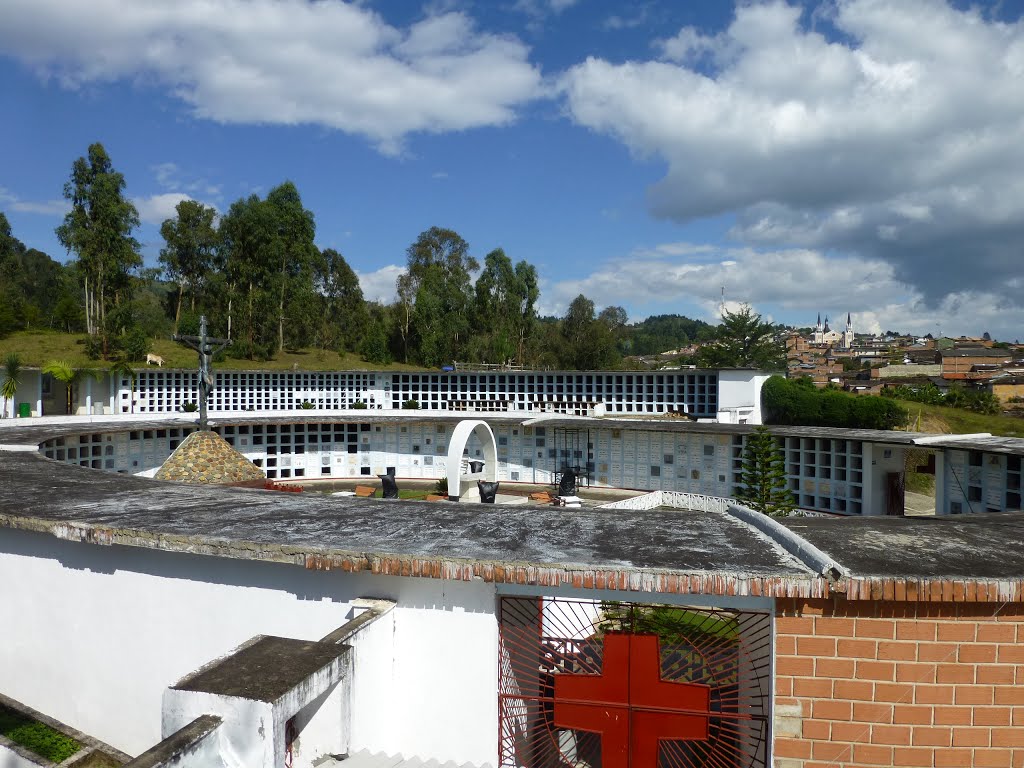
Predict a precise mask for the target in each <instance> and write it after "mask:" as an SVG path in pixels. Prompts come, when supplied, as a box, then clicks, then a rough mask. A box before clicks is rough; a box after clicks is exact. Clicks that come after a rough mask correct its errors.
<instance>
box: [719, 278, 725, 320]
mask: <svg viewBox="0 0 1024 768" xmlns="http://www.w3.org/2000/svg"><path fill="white" fill-rule="evenodd" d="M718 314H719V315H720V316H721V317H722V318H724V317H725V286H724V285H723V286H722V300H721V301H720V302H719V304H718Z"/></svg>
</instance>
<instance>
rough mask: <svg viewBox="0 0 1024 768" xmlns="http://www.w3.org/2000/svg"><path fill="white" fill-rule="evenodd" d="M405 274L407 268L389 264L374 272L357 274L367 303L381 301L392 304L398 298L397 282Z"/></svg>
mask: <svg viewBox="0 0 1024 768" xmlns="http://www.w3.org/2000/svg"><path fill="white" fill-rule="evenodd" d="M403 272H405V267H400V266H398V265H397V264H388V265H387V266H386V267H381V268H380V269H377V270H374V271H373V272H356V276H357V277H358V278H359V287H360V288H362V289H363V298H365V299H366V300H367V301H379V302H382V303H384V304H390V303H392V302H393V301H395V299H396V298H397V294H396V293H395V281H396V280H397V279H398V276H399V275H400V274H402V273H403Z"/></svg>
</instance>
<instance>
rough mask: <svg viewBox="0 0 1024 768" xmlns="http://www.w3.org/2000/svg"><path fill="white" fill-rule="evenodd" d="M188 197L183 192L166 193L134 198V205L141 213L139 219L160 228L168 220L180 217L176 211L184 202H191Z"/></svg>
mask: <svg viewBox="0 0 1024 768" xmlns="http://www.w3.org/2000/svg"><path fill="white" fill-rule="evenodd" d="M190 199H191V198H190V197H189V196H188V195H185V194H182V193H181V192H164V193H162V194H159V195H150V196H149V197H135V198H132V203H133V204H134V205H135V208H136V210H137V211H138V212H139V219H141V220H142V221H143V222H144V223H146V224H155V225H156V226H160V225H161V224H163V223H164V221H165V220H167V219H173V218H174V217H175V216H177V215H178V213H177V211H176V210H175V209H176V208H177V206H178V203H180V202H181V201H182V200H190Z"/></svg>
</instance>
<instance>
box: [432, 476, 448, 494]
mask: <svg viewBox="0 0 1024 768" xmlns="http://www.w3.org/2000/svg"><path fill="white" fill-rule="evenodd" d="M434 493H436V494H439V495H441V496H447V495H448V477H447V476H445V477H442V478H441V479H440V480H438V481H437V482H436V483H434Z"/></svg>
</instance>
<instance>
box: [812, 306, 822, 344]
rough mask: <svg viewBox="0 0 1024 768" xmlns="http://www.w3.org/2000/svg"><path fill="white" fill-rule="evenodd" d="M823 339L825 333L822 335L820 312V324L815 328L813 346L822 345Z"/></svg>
mask: <svg viewBox="0 0 1024 768" xmlns="http://www.w3.org/2000/svg"><path fill="white" fill-rule="evenodd" d="M822 338H823V333H822V328H821V312H819V313H818V324H817V325H815V326H814V341H812V342H811V343H812V344H821V342H822Z"/></svg>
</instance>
